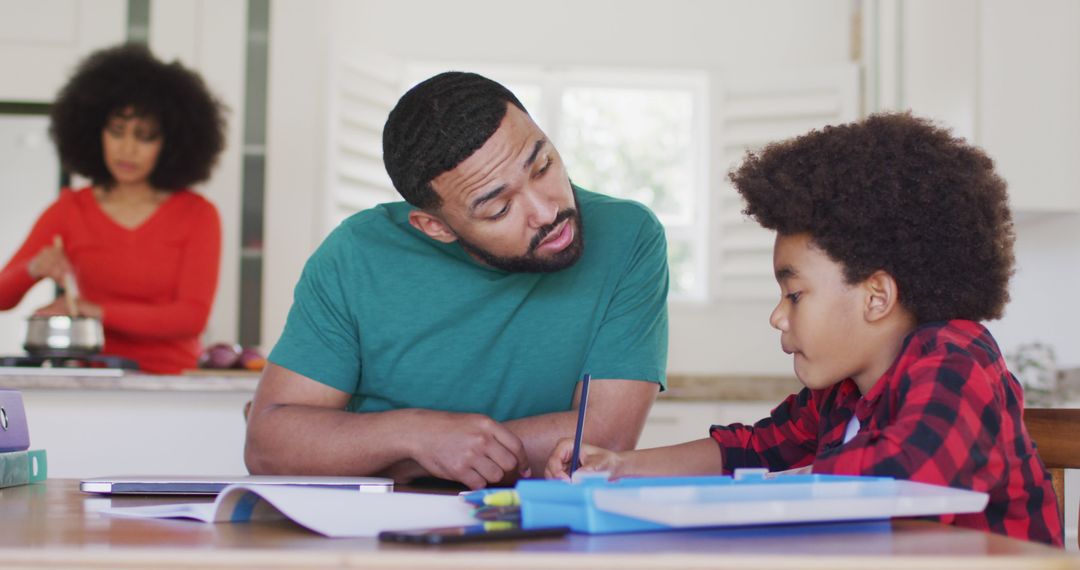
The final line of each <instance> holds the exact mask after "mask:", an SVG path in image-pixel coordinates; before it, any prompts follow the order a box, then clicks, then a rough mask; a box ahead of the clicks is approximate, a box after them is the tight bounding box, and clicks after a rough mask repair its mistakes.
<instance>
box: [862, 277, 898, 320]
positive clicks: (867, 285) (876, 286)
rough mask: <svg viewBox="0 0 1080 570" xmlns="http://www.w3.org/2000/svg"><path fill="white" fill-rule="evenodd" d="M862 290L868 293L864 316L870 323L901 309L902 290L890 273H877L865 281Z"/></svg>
mask: <svg viewBox="0 0 1080 570" xmlns="http://www.w3.org/2000/svg"><path fill="white" fill-rule="evenodd" d="M862 288H863V291H864V292H865V293H866V301H865V306H864V307H863V316H864V317H865V318H866V320H867V321H868V322H876V321H880V320H881V319H884V318H885V317H887V316H889V315H891V314H892V313H893V312H895V311H896V310H898V309H899V306H900V288H899V287H898V286H897V284H896V279H894V278H893V276H892V275H889V273H888V272H886V271H883V270H880V269H879V270H878V271H875V272H874V273H873V274H872V275H870V277H867V278H866V280H865V281H863V283H862Z"/></svg>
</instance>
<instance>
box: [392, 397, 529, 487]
mask: <svg viewBox="0 0 1080 570" xmlns="http://www.w3.org/2000/svg"><path fill="white" fill-rule="evenodd" d="M415 413H416V414H417V416H418V417H417V418H416V419H417V422H418V423H417V424H416V425H417V426H418V427H421V428H422V429H420V430H418V431H417V432H416V433H415V434H414V435H413V436H412V442H411V443H410V446H411V447H412V452H411V455H412V457H413V459H415V460H416V462H417V463H419V464H420V466H421V467H423V468H424V469H425V470H426V471H427V472H428V473H430V474H431V475H432V476H435V477H439V478H442V479H450V480H453V481H459V482H461V483H464V484H465V485H467V486H468V487H469V488H471V489H479V488H482V487H486V486H487V485H489V484H493V483H499V482H500V481H503V480H504V479H507V478H510V479H515V478H517V477H518V476H520V477H528V476H529V475H530V474H531V472H530V469H529V460H528V457H527V456H526V455H525V445H524V444H523V443H522V442H521V440H520V439H518V437H517V436H516V435H514V434H513V432H511V431H510V430H509V429H507V428H506V427H504V426H503V425H501V424H500V423H499V422H496V421H495V420H493V419H491V418H489V417H487V416H485V415H481V414H460V413H452V412H439V411H434V410H415Z"/></svg>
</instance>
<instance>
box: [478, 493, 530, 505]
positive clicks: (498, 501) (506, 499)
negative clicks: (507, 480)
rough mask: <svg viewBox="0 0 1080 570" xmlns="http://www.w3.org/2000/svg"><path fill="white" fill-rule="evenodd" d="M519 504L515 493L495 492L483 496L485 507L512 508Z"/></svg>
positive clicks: (518, 497)
mask: <svg viewBox="0 0 1080 570" xmlns="http://www.w3.org/2000/svg"><path fill="white" fill-rule="evenodd" d="M520 504H521V497H520V496H518V492H517V491H496V492H494V493H488V494H487V495H484V506H485V507H513V506H517V505H520Z"/></svg>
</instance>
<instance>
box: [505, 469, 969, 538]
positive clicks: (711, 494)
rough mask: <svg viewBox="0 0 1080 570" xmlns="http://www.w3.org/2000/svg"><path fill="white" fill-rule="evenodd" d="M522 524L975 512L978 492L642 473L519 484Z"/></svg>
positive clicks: (714, 523)
mask: <svg viewBox="0 0 1080 570" xmlns="http://www.w3.org/2000/svg"><path fill="white" fill-rule="evenodd" d="M516 488H517V491H518V494H519V495H520V499H521V524H522V526H523V527H524V528H539V527H549V526H563V525H565V526H569V527H570V528H571V529H573V530H574V532H579V533H587V534H607V533H620V532H642V531H656V530H671V529H679V528H710V527H737V526H758V525H774V524H794V523H812V522H836V521H855V520H883V519H889V518H892V517H907V516H927V515H940V514H948V513H969V512H981V511H982V510H983V509H985V508H986V504H987V501H988V500H989V496H988V495H987V494H986V493H979V492H975V491H968V490H964V489H954V488H951V487H943V486H939V485H927V484H924V483H914V482H911V481H900V480H895V479H892V478H889V477H850V476H838V475H788V476H782V477H777V478H773V479H766V478H764V477H763V476H761V475H751V476H741V477H738V478H732V477H726V476H715V477H642V478H625V479H621V480H618V481H607V480H603V479H586V480H584V481H582V482H580V483H569V482H566V481H554V480H547V481H545V480H535V479H526V480H522V481H519V482H518V484H517V487H516Z"/></svg>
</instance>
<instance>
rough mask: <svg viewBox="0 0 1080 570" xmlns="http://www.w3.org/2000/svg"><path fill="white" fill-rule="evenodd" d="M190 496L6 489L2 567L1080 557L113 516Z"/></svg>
mask: <svg viewBox="0 0 1080 570" xmlns="http://www.w3.org/2000/svg"><path fill="white" fill-rule="evenodd" d="M183 501H187V502H190V498H182V499H175V498H174V499H160V498H116V499H110V498H107V497H97V496H91V495H84V494H82V493H80V492H79V491H78V484H77V482H76V481H73V480H65V479H54V480H49V481H47V482H46V483H43V484H38V485H29V486H22V487H12V488H7V489H2V490H0V567H3V568H95V569H102V568H121V569H125V568H154V569H156V570H167V569H173V568H232V569H236V568H268V569H276V568H368V569H403V568H451V569H460V570H487V569H503V568H526V569H539V568H558V569H560V570H574V569H579V568H580V569H586V568H587V569H596V568H617V569H619V570H638V569H650V568H677V569H705V568H739V569H771V568H797V569H799V570H812V569H822V570H838V569H845V568H852V569H856V568H857V569H860V570H861V569H865V568H897V569H900V568H902V569H905V570H928V569H931V568H948V569H950V570H955V569H964V568H972V569H976V568H977V569H980V570H981V569H998V568H1000V569H1002V570H1004V569H1008V570H1018V569H1025V568H1062V569H1065V568H1070V569H1077V570H1080V558H1078V557H1075V556H1072V555H1069V554H1066V553H1065V552H1064V551H1062V550H1058V549H1053V548H1049V547H1046V546H1042V545H1038V544H1031V543H1027V542H1023V541H1019V540H1013V539H1009V538H1005V537H1002V536H997V535H992V534H986V533H982V532H977V531H972V530H965V529H959V528H955V527H949V526H944V525H940V524H936V523H928V522H921V521H897V522H893V523H887V522H886V523H871V524H844V525H818V526H804V527H774V528H769V529H757V530H753V531H750V530H745V529H744V530H708V531H692V532H669V533H642V534H629V535H616V536H585V535H570V536H569V537H566V538H558V539H545V540H525V541H513V542H510V541H507V542H492V543H486V544H483V543H474V544H467V545H457V546H442V547H427V546H410V545H398V544H381V543H379V542H378V541H376V540H374V539H328V538H323V537H321V536H319V535H316V534H314V533H311V532H308V531H306V530H304V529H302V528H300V527H298V526H296V525H293V524H291V523H287V522H278V523H251V524H214V525H211V524H204V523H200V522H194V521H183V520H138V519H125V518H117V517H108V516H105V515H102V514H100V513H97V512H96V511H97V510H99V509H101V508H104V507H108V506H130V505H135V504H148V503H152V502H156V503H163V502H183Z"/></svg>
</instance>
